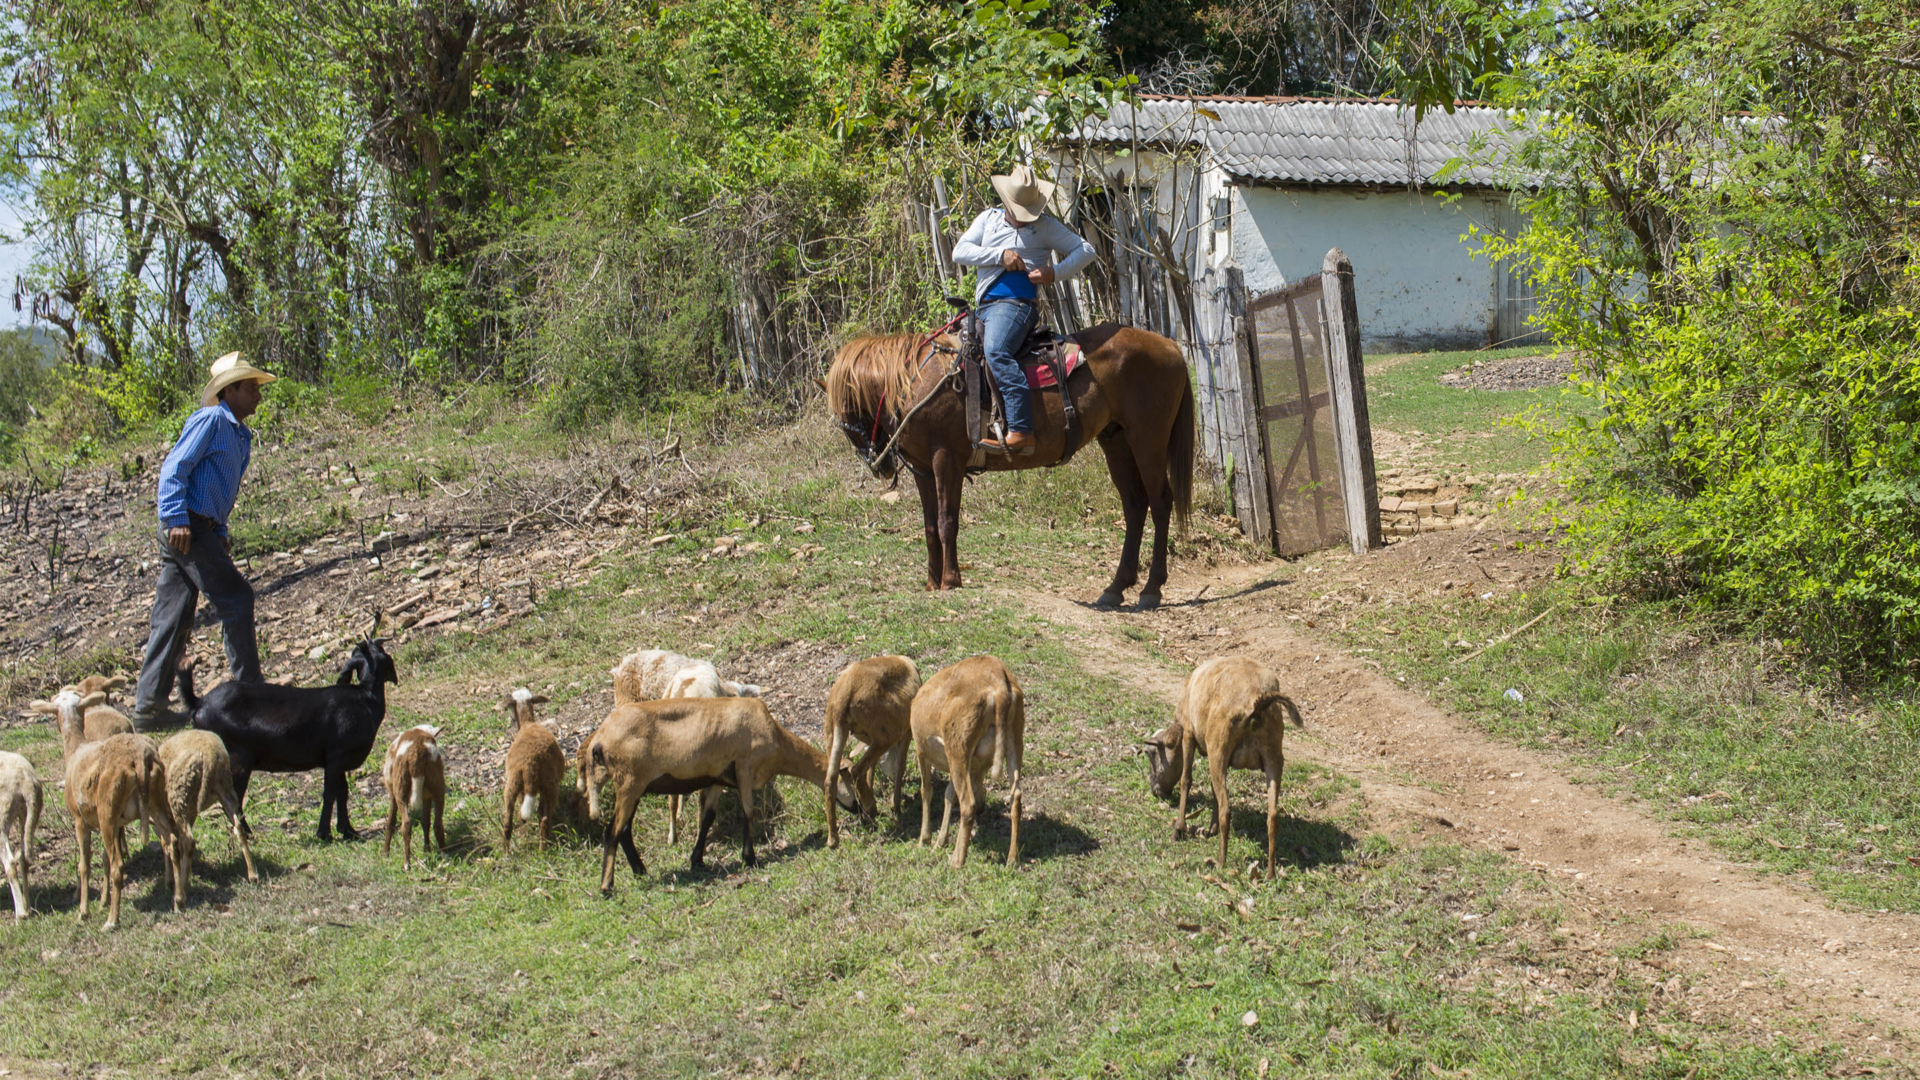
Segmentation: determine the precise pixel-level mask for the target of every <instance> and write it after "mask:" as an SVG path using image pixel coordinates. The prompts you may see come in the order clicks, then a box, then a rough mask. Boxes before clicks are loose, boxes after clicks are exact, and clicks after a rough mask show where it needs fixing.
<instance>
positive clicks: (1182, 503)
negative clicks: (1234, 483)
mask: <svg viewBox="0 0 1920 1080" xmlns="http://www.w3.org/2000/svg"><path fill="white" fill-rule="evenodd" d="M1182 384H1183V385H1182V386H1181V393H1180V411H1179V412H1176V413H1174V414H1173V433H1172V434H1171V435H1169V436H1168V437H1167V484H1168V486H1170V487H1172V488H1173V512H1174V514H1175V515H1176V516H1178V517H1179V519H1180V528H1181V529H1182V530H1183V531H1184V530H1185V529H1186V527H1187V513H1188V511H1189V510H1191V509H1192V508H1193V387H1192V385H1191V384H1187V383H1186V382H1185V380H1182Z"/></svg>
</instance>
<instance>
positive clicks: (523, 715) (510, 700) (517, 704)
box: [500, 686, 547, 735]
mask: <svg viewBox="0 0 1920 1080" xmlns="http://www.w3.org/2000/svg"><path fill="white" fill-rule="evenodd" d="M546 703H547V695H545V694H536V693H534V692H533V691H531V690H529V689H527V688H526V687H524V686H520V687H515V688H514V690H513V692H512V693H510V694H508V695H507V696H506V697H505V698H503V699H502V700H501V702H500V707H501V708H502V709H505V710H506V713H507V734H509V735H518V734H520V725H522V724H531V723H534V722H535V720H534V718H533V707H534V706H535V705H545V704H546Z"/></svg>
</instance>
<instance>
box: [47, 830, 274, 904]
mask: <svg viewBox="0 0 1920 1080" xmlns="http://www.w3.org/2000/svg"><path fill="white" fill-rule="evenodd" d="M134 833H135V835H132V836H129V837H128V839H127V846H128V852H127V861H126V864H125V868H124V870H125V874H126V887H125V891H124V892H123V893H122V894H121V897H120V906H121V908H122V909H123V910H125V911H133V912H140V913H144V914H151V915H166V914H171V913H172V911H173V878H172V877H171V876H170V874H169V872H168V868H167V861H166V853H165V852H164V851H163V850H162V849H161V847H160V844H159V842H158V841H154V842H152V843H149V844H147V845H146V846H144V847H142V846H141V845H140V840H139V837H138V831H137V830H134ZM216 843H217V841H216ZM227 847H228V848H231V851H228V850H224V849H215V851H213V852H209V850H208V845H207V844H205V843H202V844H201V845H200V850H199V852H197V853H196V855H195V858H194V860H193V866H192V867H191V868H190V869H189V871H188V873H187V891H186V897H185V899H184V900H183V901H182V903H181V906H182V908H184V909H185V910H187V911H192V910H193V909H194V908H196V907H211V906H213V905H216V904H226V903H231V902H232V901H233V899H234V898H235V896H236V895H238V894H239V892H240V890H242V889H247V888H258V887H259V885H256V884H255V883H252V882H249V881H248V880H247V864H246V862H245V861H244V860H242V859H241V857H240V851H239V849H238V848H234V847H232V844H231V841H229V842H228V845H227ZM210 855H211V856H213V857H209V856H210ZM101 863H102V860H101V853H100V838H99V837H98V836H96V837H94V845H93V864H92V865H91V866H90V867H89V868H88V871H87V884H88V887H89V889H90V890H91V900H90V903H89V906H90V907H91V908H92V909H93V912H92V914H90V915H89V919H90V920H94V921H101V920H105V919H106V915H105V914H104V913H103V912H102V911H100V910H99V909H101V908H103V907H105V906H106V902H105V901H104V900H102V899H101V894H102V890H103V889H104V887H105V885H106V880H107V871H106V868H105V867H104V866H103V865H102V864H101ZM53 865H55V864H50V863H48V862H46V861H44V860H41V861H36V862H35V865H34V875H33V911H34V912H35V913H36V914H44V915H57V914H66V915H71V914H73V913H74V912H76V911H78V910H79V908H80V896H79V883H78V881H77V880H76V879H75V878H73V877H71V876H67V877H65V878H64V880H54V881H49V880H48V877H47V873H46V871H47V870H49V869H51V868H52V866H53ZM58 865H60V866H62V867H64V869H65V870H66V871H67V872H68V874H69V875H71V874H72V873H73V872H74V871H75V869H76V867H75V863H74V859H73V858H63V859H60V860H58ZM253 865H254V869H255V871H256V872H257V873H258V874H259V875H260V882H261V883H265V882H267V881H269V880H271V879H273V878H276V877H279V876H281V875H283V874H285V873H286V872H287V869H286V867H285V866H284V865H282V864H281V863H280V862H279V861H277V860H275V859H271V858H265V857H262V856H261V855H259V854H258V853H256V854H255V855H254V857H253Z"/></svg>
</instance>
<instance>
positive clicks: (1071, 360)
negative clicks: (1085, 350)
mask: <svg viewBox="0 0 1920 1080" xmlns="http://www.w3.org/2000/svg"><path fill="white" fill-rule="evenodd" d="M1065 350H1066V362H1065V364H1064V365H1063V366H1064V367H1065V368H1066V369H1067V374H1068V375H1072V374H1073V373H1074V370H1075V369H1076V368H1078V367H1079V366H1080V361H1081V360H1082V359H1083V358H1082V357H1081V355H1080V346H1078V345H1075V344H1072V343H1071V342H1069V343H1067V344H1066V345H1065ZM1020 366H1021V367H1022V368H1024V369H1025V370H1026V373H1027V389H1029V390H1044V389H1047V388H1048V387H1051V386H1055V385H1058V384H1057V382H1056V381H1055V379H1054V377H1053V366H1052V365H1050V364H1046V363H1041V362H1038V361H1036V362H1033V363H1029V362H1028V361H1027V360H1026V358H1025V357H1022V358H1021V360H1020Z"/></svg>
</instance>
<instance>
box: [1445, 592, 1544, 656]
mask: <svg viewBox="0 0 1920 1080" xmlns="http://www.w3.org/2000/svg"><path fill="white" fill-rule="evenodd" d="M1559 606H1560V605H1559V604H1553V605H1551V606H1550V607H1548V608H1547V610H1545V611H1543V612H1541V613H1540V614H1538V615H1535V616H1534V617H1533V618H1531V619H1528V620H1527V621H1526V622H1525V623H1522V624H1521V625H1519V626H1516V627H1514V628H1513V629H1511V630H1509V631H1507V632H1506V633H1504V634H1501V635H1500V636H1499V637H1497V638H1494V639H1493V640H1492V641H1489V642H1487V643H1486V644H1485V645H1482V646H1480V647H1479V648H1477V649H1475V650H1473V651H1472V652H1470V653H1468V654H1467V655H1465V656H1463V657H1461V658H1459V659H1458V660H1455V661H1454V663H1455V664H1464V663H1466V662H1467V661H1469V660H1471V659H1473V658H1474V657H1476V656H1479V655H1480V654H1481V653H1483V652H1486V651H1487V650H1488V649H1491V648H1494V647H1496V646H1499V645H1502V644H1505V643H1506V642H1507V640H1508V639H1509V638H1512V637H1513V636H1514V635H1515V634H1519V633H1522V632H1524V631H1525V630H1527V629H1528V628H1530V627H1531V626H1533V624H1534V623H1537V622H1539V621H1540V620H1541V619H1544V618H1546V617H1547V616H1549V615H1551V614H1553V612H1554V609H1555V608H1558V607H1559Z"/></svg>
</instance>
